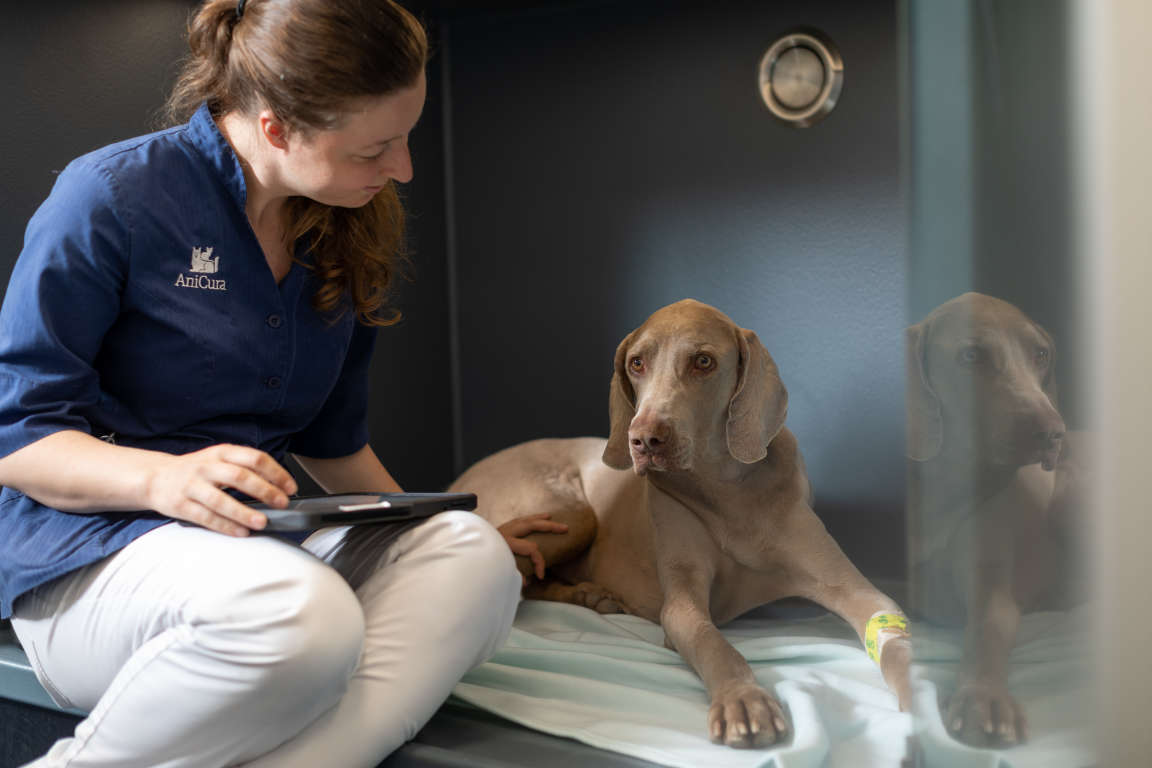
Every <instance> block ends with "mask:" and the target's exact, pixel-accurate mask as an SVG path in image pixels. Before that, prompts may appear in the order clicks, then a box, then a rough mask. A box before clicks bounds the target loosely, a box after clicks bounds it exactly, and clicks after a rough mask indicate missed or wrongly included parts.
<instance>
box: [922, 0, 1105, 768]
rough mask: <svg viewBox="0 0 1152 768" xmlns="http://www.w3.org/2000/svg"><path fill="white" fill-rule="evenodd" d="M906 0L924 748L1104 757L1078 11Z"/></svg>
mask: <svg viewBox="0 0 1152 768" xmlns="http://www.w3.org/2000/svg"><path fill="white" fill-rule="evenodd" d="M904 10H905V29H906V30H907V40H906V53H907V59H906V61H907V64H908V66H907V69H906V72H907V80H906V96H907V102H906V103H907V104H908V111H907V113H906V116H907V133H906V151H907V157H908V158H909V161H908V166H907V181H908V190H909V203H910V211H911V218H912V220H911V223H910V229H909V231H910V248H909V259H910V263H909V280H908V285H909V301H908V306H909V318H908V326H909V327H908V331H907V335H906V339H905V342H906V362H907V379H906V402H907V452H908V457H909V461H908V530H909V558H910V562H909V573H910V578H911V583H910V600H909V603H910V604H909V608H910V609H911V611H912V612H913V615H914V617H915V619H916V624H915V626H916V631H915V633H914V638H915V639H914V654H915V661H914V679H915V686H916V707H915V710H914V717H915V731H916V739H915V742H916V752H917V758H918V762H919V764H921V765H927V766H936V765H982V766H983V765H1011V766H1027V765H1043V766H1045V768H1060V767H1061V766H1069V767H1071V766H1084V765H1090V764H1094V763H1095V762H1096V758H1095V747H1094V739H1093V733H1092V731H1091V726H1090V724H1089V723H1090V720H1089V719H1088V718H1086V717H1085V710H1086V709H1088V708H1089V707H1088V706H1087V702H1088V701H1090V700H1091V697H1092V683H1093V680H1092V677H1093V676H1092V674H1091V670H1090V668H1089V664H1090V661H1091V655H1090V654H1089V653H1086V652H1085V649H1086V648H1088V647H1089V645H1090V644H1089V635H1088V629H1089V628H1090V627H1091V626H1092V620H1091V614H1090V611H1091V603H1090V601H1088V599H1087V598H1088V597H1089V593H1090V583H1089V570H1088V569H1087V568H1086V567H1085V562H1086V561H1087V559H1088V555H1089V553H1088V548H1087V543H1088V542H1089V541H1091V538H1090V536H1089V535H1088V534H1089V533H1090V531H1088V530H1087V523H1088V520H1089V515H1088V514H1087V511H1088V503H1089V501H1090V488H1089V485H1090V477H1091V472H1090V468H1089V467H1088V465H1087V457H1088V456H1089V455H1090V454H1089V452H1088V451H1087V450H1086V440H1087V435H1088V434H1089V433H1090V430H1091V427H1092V424H1091V423H1090V419H1089V416H1088V398H1087V395H1086V392H1085V387H1084V382H1083V381H1081V377H1080V376H1079V375H1078V373H1079V372H1080V371H1082V370H1083V369H1084V368H1085V366H1086V360H1085V352H1086V347H1087V345H1086V344H1085V338H1086V333H1085V332H1084V329H1085V312H1084V304H1085V302H1084V297H1083V296H1082V290H1081V286H1082V284H1083V281H1082V280H1081V279H1080V271H1081V265H1080V263H1079V262H1078V261H1077V258H1076V248H1075V236H1076V233H1075V232H1074V231H1073V225H1072V222H1073V221H1074V220H1075V216H1074V211H1073V207H1074V201H1073V195H1072V191H1073V189H1074V185H1073V178H1072V177H1073V168H1074V162H1073V146H1072V143H1073V142H1072V131H1071V124H1072V115H1073V106H1074V105H1073V103H1072V95H1073V91H1072V87H1071V80H1072V72H1071V69H1070V65H1069V61H1070V55H1069V54H1070V50H1071V45H1070V40H1069V30H1070V22H1069V17H1070V9H1069V6H1068V5H1067V4H1066V3H1064V2H1060V1H1058V0H1025V1H1022V2H1013V3H1003V2H995V1H994V0H965V1H964V2H948V3H941V2H927V1H919V0H909V2H908V3H906V4H905V6H904ZM993 753H998V754H999V755H1000V757H999V758H994V757H993V756H992V755H993Z"/></svg>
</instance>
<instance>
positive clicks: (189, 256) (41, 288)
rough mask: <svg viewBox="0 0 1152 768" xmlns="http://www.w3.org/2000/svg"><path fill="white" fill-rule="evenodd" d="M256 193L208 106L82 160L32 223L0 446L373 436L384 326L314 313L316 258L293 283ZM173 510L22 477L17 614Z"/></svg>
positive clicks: (289, 445)
mask: <svg viewBox="0 0 1152 768" xmlns="http://www.w3.org/2000/svg"><path fill="white" fill-rule="evenodd" d="M245 194H246V192H245V184H244V174H243V172H242V171H241V168H240V164H239V161H238V160H237V157H236V155H235V154H234V153H233V151H232V148H231V147H230V146H229V144H228V142H227V141H226V140H225V139H224V137H223V135H221V133H220V132H219V130H218V129H217V127H216V125H215V123H214V122H213V120H212V117H211V115H210V114H209V112H208V109H207V107H201V108H200V110H199V111H198V112H197V113H196V114H195V115H194V116H193V117H192V119H191V120H190V121H189V122H188V124H187V125H182V126H178V127H176V128H171V129H168V130H165V131H160V132H158V133H153V134H149V135H147V136H142V137H139V138H136V139H131V140H129V141H124V142H120V143H117V144H113V145H111V146H108V147H105V148H103V149H100V150H97V151H95V152H92V153H90V154H88V155H85V156H83V157H80V158H78V159H76V160H74V161H73V162H72V163H70V164H69V165H68V167H67V168H66V169H65V170H64V171H63V172H62V173H61V174H60V176H59V178H58V179H57V181H56V185H55V187H54V188H53V189H52V192H51V194H50V195H49V197H48V199H47V200H46V201H45V202H44V203H43V205H41V206H40V208H39V210H37V212H36V214H35V215H34V216H33V217H32V220H31V221H30V222H29V224H28V229H27V232H26V234H25V239H24V249H23V251H22V252H21V254H20V258H19V259H18V261H17V263H16V267H15V270H14V271H13V273H12V279H11V282H10V283H9V286H8V291H7V294H6V295H5V298H4V306H3V309H2V310H0V456H7V455H8V454H10V453H12V452H13V451H16V450H18V449H20V448H23V447H24V446H26V445H28V444H29V443H32V442H35V441H36V440H39V439H40V438H42V437H45V436H46V435H49V434H52V433H54V432H58V431H60V430H65V429H72V430H79V431H81V432H87V433H90V434H93V435H96V436H98V437H106V438H107V439H110V440H112V441H114V442H115V443H116V444H118V445H126V446H132V447H136V448H145V449H150V450H157V451H166V452H169V453H174V454H182V453H188V452H191V451H195V450H199V449H201V448H205V447H207V446H209V445H214V444H217V443H236V444H240V445H248V446H253V447H256V448H260V449H262V450H264V451H267V452H268V453H270V454H271V455H272V456H273V457H275V458H276V459H277V460H281V459H283V457H284V455H285V453H287V452H292V453H297V454H300V455H303V456H310V457H315V458H334V457H338V456H346V455H348V454H351V453H355V452H356V451H357V450H359V449H360V448H362V447H363V446H364V445H365V444H366V443H367V442H368V428H367V423H366V410H367V406H366V403H367V373H368V363H369V359H370V357H371V354H372V346H373V343H374V340H375V330H374V328H371V327H369V326H365V325H363V324H361V323H358V322H356V320H355V316H354V314H353V312H352V311H351V310H348V311H345V312H344V313H343V314H340V315H337V316H331V315H322V314H320V313H318V312H317V311H316V310H314V309H313V307H312V305H311V301H312V295H313V293H314V291H315V289H316V287H317V280H316V278H315V276H314V275H313V274H312V272H311V271H310V270H309V269H308V268H307V266H304V265H301V264H293V266H292V268H291V270H290V271H289V273H288V275H287V276H286V277H285V278H284V279H283V280H282V281H281V282H280V283H279V284H277V283H276V280H275V278H274V277H273V275H272V271H271V269H270V268H269V266H268V263H267V261H266V260H265V258H264V253H263V251H262V249H261V248H260V244H259V243H258V242H257V240H256V236H255V234H254V233H253V231H252V229H251V227H250V226H249V223H248V219H247V217H246V216H245V213H244V201H245ZM297 257H298V258H299V259H301V260H303V261H304V262H307V261H308V256H307V254H306V253H304V252H303V249H297ZM59 471H60V472H67V471H68V467H67V466H66V465H62V466H60V468H59ZM165 522H169V519H168V518H163V517H161V516H160V515H159V514H157V513H154V512H114V511H110V512H107V513H96V514H88V513H85V514H71V513H66V512H61V511H59V510H56V509H52V508H50V507H46V506H44V505H43V504H40V503H38V502H36V501H34V500H32V499H30V498H28V497H27V496H25V495H23V494H22V493H19V492H18V491H14V490H12V489H10V488H5V489H4V490H3V493H2V494H0V617H3V618H7V617H8V616H9V615H10V614H11V612H12V604H13V602H14V601H15V599H16V598H17V597H18V596H20V595H21V594H23V593H24V592H26V591H28V590H30V589H32V588H34V587H36V586H38V585H40V584H42V583H44V582H46V581H49V580H51V579H53V578H56V577H58V576H60V575H62V574H64V573H67V572H69V571H71V570H73V569H75V568H79V567H81V566H83V565H87V564H89V563H91V562H94V561H96V560H98V559H100V558H102V557H104V556H105V555H108V554H110V553H112V552H115V551H117V550H118V549H120V548H122V547H124V546H125V545H127V544H128V543H129V542H131V541H132V540H133V539H135V538H137V537H138V536H140V535H142V534H144V533H145V532H147V531H149V530H152V529H153V528H155V527H157V526H159V525H162V524H164V523H165Z"/></svg>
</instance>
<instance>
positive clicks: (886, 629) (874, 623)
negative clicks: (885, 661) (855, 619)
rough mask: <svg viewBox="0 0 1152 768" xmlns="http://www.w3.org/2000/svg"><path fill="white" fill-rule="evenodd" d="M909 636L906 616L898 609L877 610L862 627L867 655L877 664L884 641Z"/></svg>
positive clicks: (882, 650)
mask: <svg viewBox="0 0 1152 768" xmlns="http://www.w3.org/2000/svg"><path fill="white" fill-rule="evenodd" d="M909 636H910V635H909V633H908V617H907V616H905V615H904V614H903V613H900V612H899V611H877V612H876V613H874V614H872V618H870V619H868V624H867V626H866V627H865V629H864V648H865V649H866V650H867V651H868V657H869V658H870V659H872V661H874V662H876V663H877V664H879V663H880V658H881V654H882V653H883V652H884V644H885V643H887V642H888V641H889V640H893V639H895V638H897V637H903V638H907V637H909Z"/></svg>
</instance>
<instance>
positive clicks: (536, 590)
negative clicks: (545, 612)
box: [524, 579, 631, 613]
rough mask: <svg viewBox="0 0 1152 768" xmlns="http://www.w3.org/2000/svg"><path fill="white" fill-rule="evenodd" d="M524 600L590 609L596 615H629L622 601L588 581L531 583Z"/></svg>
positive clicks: (526, 588) (548, 580)
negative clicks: (547, 601)
mask: <svg viewBox="0 0 1152 768" xmlns="http://www.w3.org/2000/svg"><path fill="white" fill-rule="evenodd" d="M524 599H526V600H551V601H552V602H555V603H571V604H572V605H580V606H583V607H585V608H591V609H592V610H594V611H596V612H597V613H631V611H629V610H628V608H627V607H626V606H625V605H624V601H623V600H621V599H620V598H619V597H617V596H616V595H614V594H612V593H611V592H609V591H608V590H606V589H604V588H603V587H601V586H599V585H598V584H593V583H592V582H590V581H582V582H580V583H579V584H565V583H563V582H561V581H557V580H555V579H545V580H544V581H532V582H530V583H529V584H528V585H527V586H526V587H524Z"/></svg>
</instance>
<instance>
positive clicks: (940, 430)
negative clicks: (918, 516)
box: [904, 322, 944, 461]
mask: <svg viewBox="0 0 1152 768" xmlns="http://www.w3.org/2000/svg"><path fill="white" fill-rule="evenodd" d="M928 329H929V325H928V323H927V322H923V323H917V324H916V325H913V326H911V327H910V328H909V329H908V330H907V331H905V337H904V340H905V346H904V372H905V373H904V402H905V409H906V421H905V425H904V430H905V432H904V437H905V441H906V446H905V451H907V453H908V458H910V459H912V460H913V461H928V460H929V459H931V458H933V457H934V456H936V454H938V453H940V448H941V446H943V445H944V420H943V417H942V416H941V413H940V399H939V398H938V397H936V393H935V392H933V391H932V387H930V386H929V385H928V379H927V377H926V376H925V375H924V359H925V350H926V347H927V336H928Z"/></svg>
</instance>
